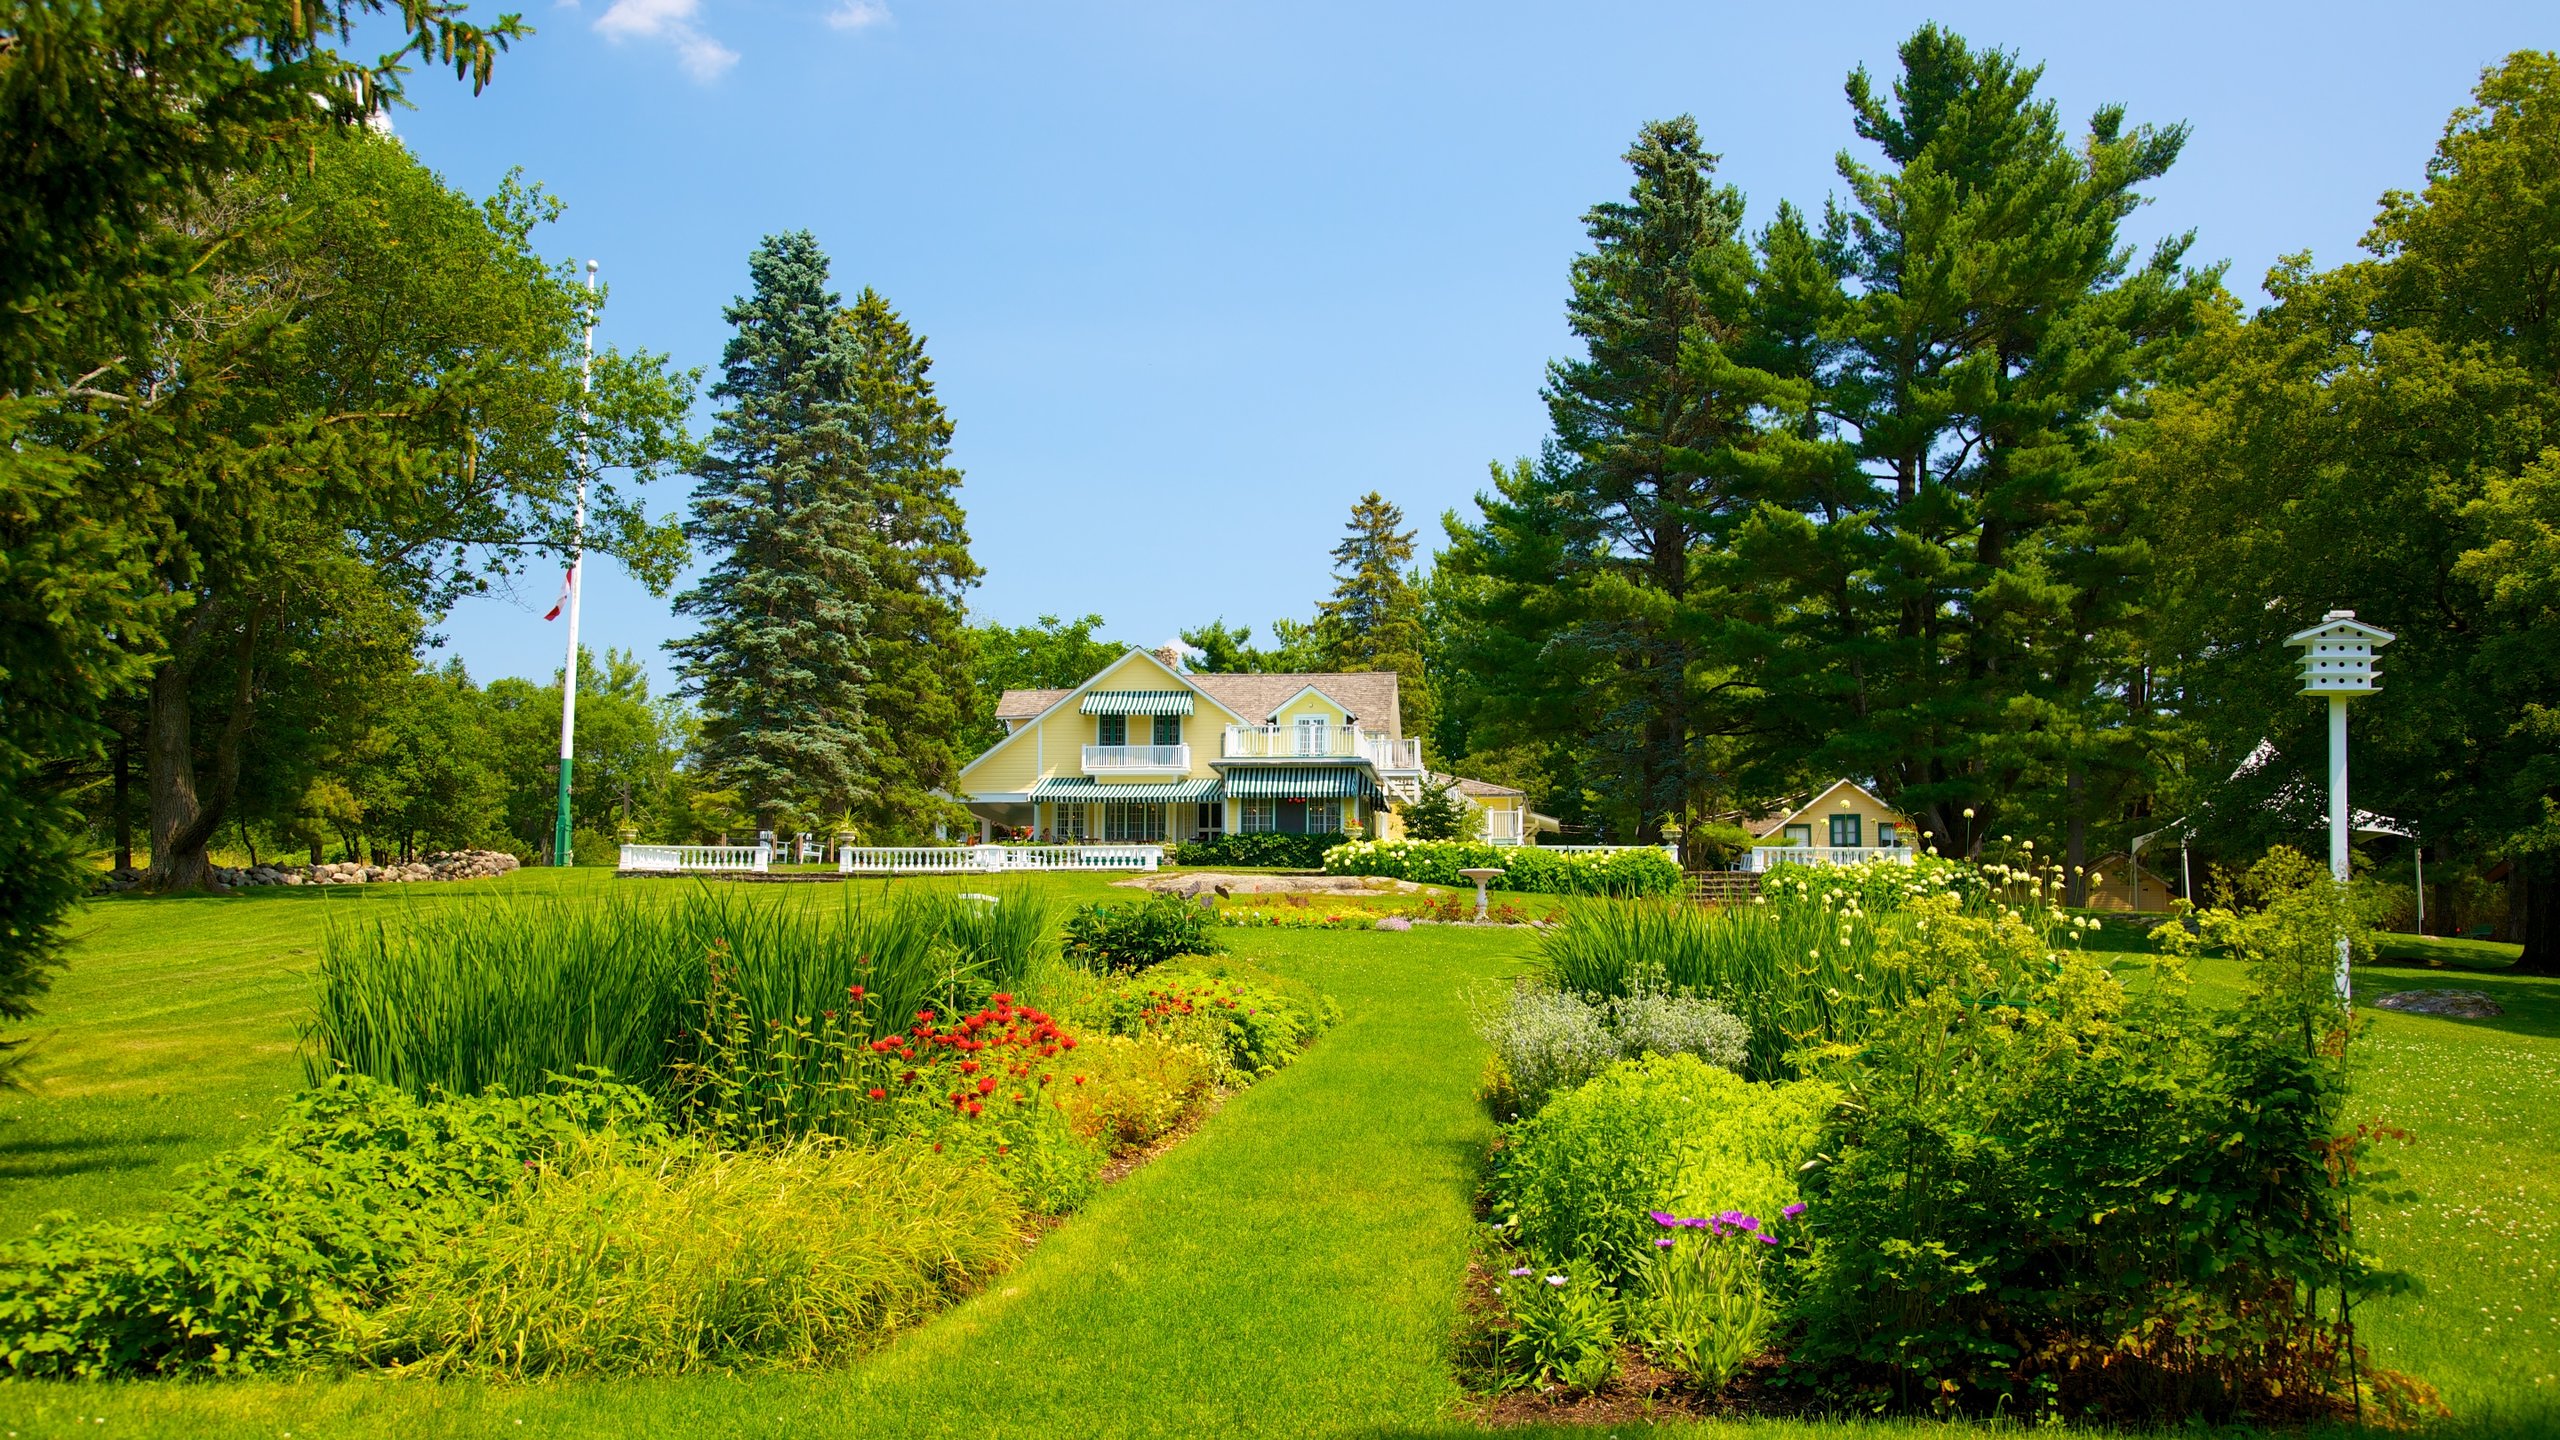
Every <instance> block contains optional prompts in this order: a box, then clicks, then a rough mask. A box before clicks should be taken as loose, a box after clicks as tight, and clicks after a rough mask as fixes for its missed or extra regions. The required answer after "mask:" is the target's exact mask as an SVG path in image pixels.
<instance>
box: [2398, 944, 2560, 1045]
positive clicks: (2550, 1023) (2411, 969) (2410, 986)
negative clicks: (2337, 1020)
mask: <svg viewBox="0 0 2560 1440" xmlns="http://www.w3.org/2000/svg"><path fill="white" fill-rule="evenodd" d="M2355 979H2356V1002H2357V1003H2358V1004H2359V1005H2368V1006H2369V1005H2372V1004H2373V1003H2374V1002H2375V1001H2377V1000H2380V999H2382V998H2383V997H2384V996H2386V995H2393V994H2397V993H2399V992H2400V991H2403V990H2477V991H2479V992H2481V993H2482V994H2484V995H2487V996H2488V997H2489V998H2490V999H2491V1000H2494V1001H2496V1002H2497V1003H2498V1005H2499V1007H2500V1008H2501V1009H2503V1010H2504V1011H2505V1012H2506V1013H2505V1014H2503V1015H2491V1016H2488V1017H2486V1018H2484V1019H2479V1020H2456V1019H2451V1018H2448V1017H2446V1016H2441V1015H2403V1016H2402V1018H2404V1019H2408V1020H2414V1021H2418V1022H2420V1023H2422V1024H2426V1025H2429V1026H2437V1025H2450V1026H2454V1027H2456V1028H2459V1029H2466V1030H2500V1031H2504V1032H2506V1033H2508V1034H2511V1035H2530V1036H2532V1037H2534V1038H2535V1039H2537V1040H2550V1039H2555V1038H2560V980H2554V979H2551V978H2549V977H2547V976H2541V975H2510V974H2507V973H2505V971H2504V969H2503V967H2502V968H2501V969H2498V970H2485V969H2484V970H2474V969H2469V968H2456V967H2454V966H2450V965H2448V966H2444V967H2441V968H2439V967H2437V966H2433V965H2411V964H2407V963H2405V962H2399V961H2394V962H2391V963H2389V964H2383V965H2360V966H2358V967H2356V972H2355ZM2391 1013H2399V1012H2391Z"/></svg>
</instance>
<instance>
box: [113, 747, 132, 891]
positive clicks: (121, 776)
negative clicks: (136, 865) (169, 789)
mask: <svg viewBox="0 0 2560 1440" xmlns="http://www.w3.org/2000/svg"><path fill="white" fill-rule="evenodd" d="M132 794H133V731H132V730H131V729H130V728H128V727H127V726H124V725H118V726H117V727H116V799H115V806H116V868H117V869H119V870H130V869H132V868H133V803H132V800H131V798H130V797H131V796H132Z"/></svg>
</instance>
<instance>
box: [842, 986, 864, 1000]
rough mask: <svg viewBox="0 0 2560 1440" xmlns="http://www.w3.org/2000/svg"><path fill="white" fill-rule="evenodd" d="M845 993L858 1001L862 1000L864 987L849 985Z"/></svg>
mask: <svg viewBox="0 0 2560 1440" xmlns="http://www.w3.org/2000/svg"><path fill="white" fill-rule="evenodd" d="M844 993H846V994H847V995H850V996H852V997H853V998H854V999H856V1000H859V999H861V998H862V987H861V986H859V985H848V986H846V987H845V990H844Z"/></svg>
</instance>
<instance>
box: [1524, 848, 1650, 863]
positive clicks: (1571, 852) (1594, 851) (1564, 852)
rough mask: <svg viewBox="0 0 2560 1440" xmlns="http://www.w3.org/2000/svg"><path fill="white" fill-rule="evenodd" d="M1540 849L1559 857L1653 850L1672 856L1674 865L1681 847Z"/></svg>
mask: <svg viewBox="0 0 2560 1440" xmlns="http://www.w3.org/2000/svg"><path fill="white" fill-rule="evenodd" d="M1538 848H1539V849H1541V850H1552V851H1554V852H1555V853H1557V854H1558V855H1614V854H1616V853H1617V852H1619V851H1621V850H1651V851H1653V852H1654V853H1655V854H1658V855H1668V856H1670V857H1671V863H1672V864H1674V865H1677V864H1679V863H1680V847H1679V846H1677V845H1541V846H1539V847H1538Z"/></svg>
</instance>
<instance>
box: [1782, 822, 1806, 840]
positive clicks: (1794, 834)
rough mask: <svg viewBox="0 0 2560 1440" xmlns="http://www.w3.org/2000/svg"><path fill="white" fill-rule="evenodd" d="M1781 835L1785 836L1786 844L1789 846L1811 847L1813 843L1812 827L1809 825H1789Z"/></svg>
mask: <svg viewBox="0 0 2560 1440" xmlns="http://www.w3.org/2000/svg"><path fill="white" fill-rule="evenodd" d="M1781 833H1782V834H1783V835H1784V836H1785V838H1786V843H1787V844H1789V845H1811V844H1812V843H1813V827H1812V826H1810V825H1790V826H1788V827H1786V829H1785V830H1784V831H1783V832H1781Z"/></svg>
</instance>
